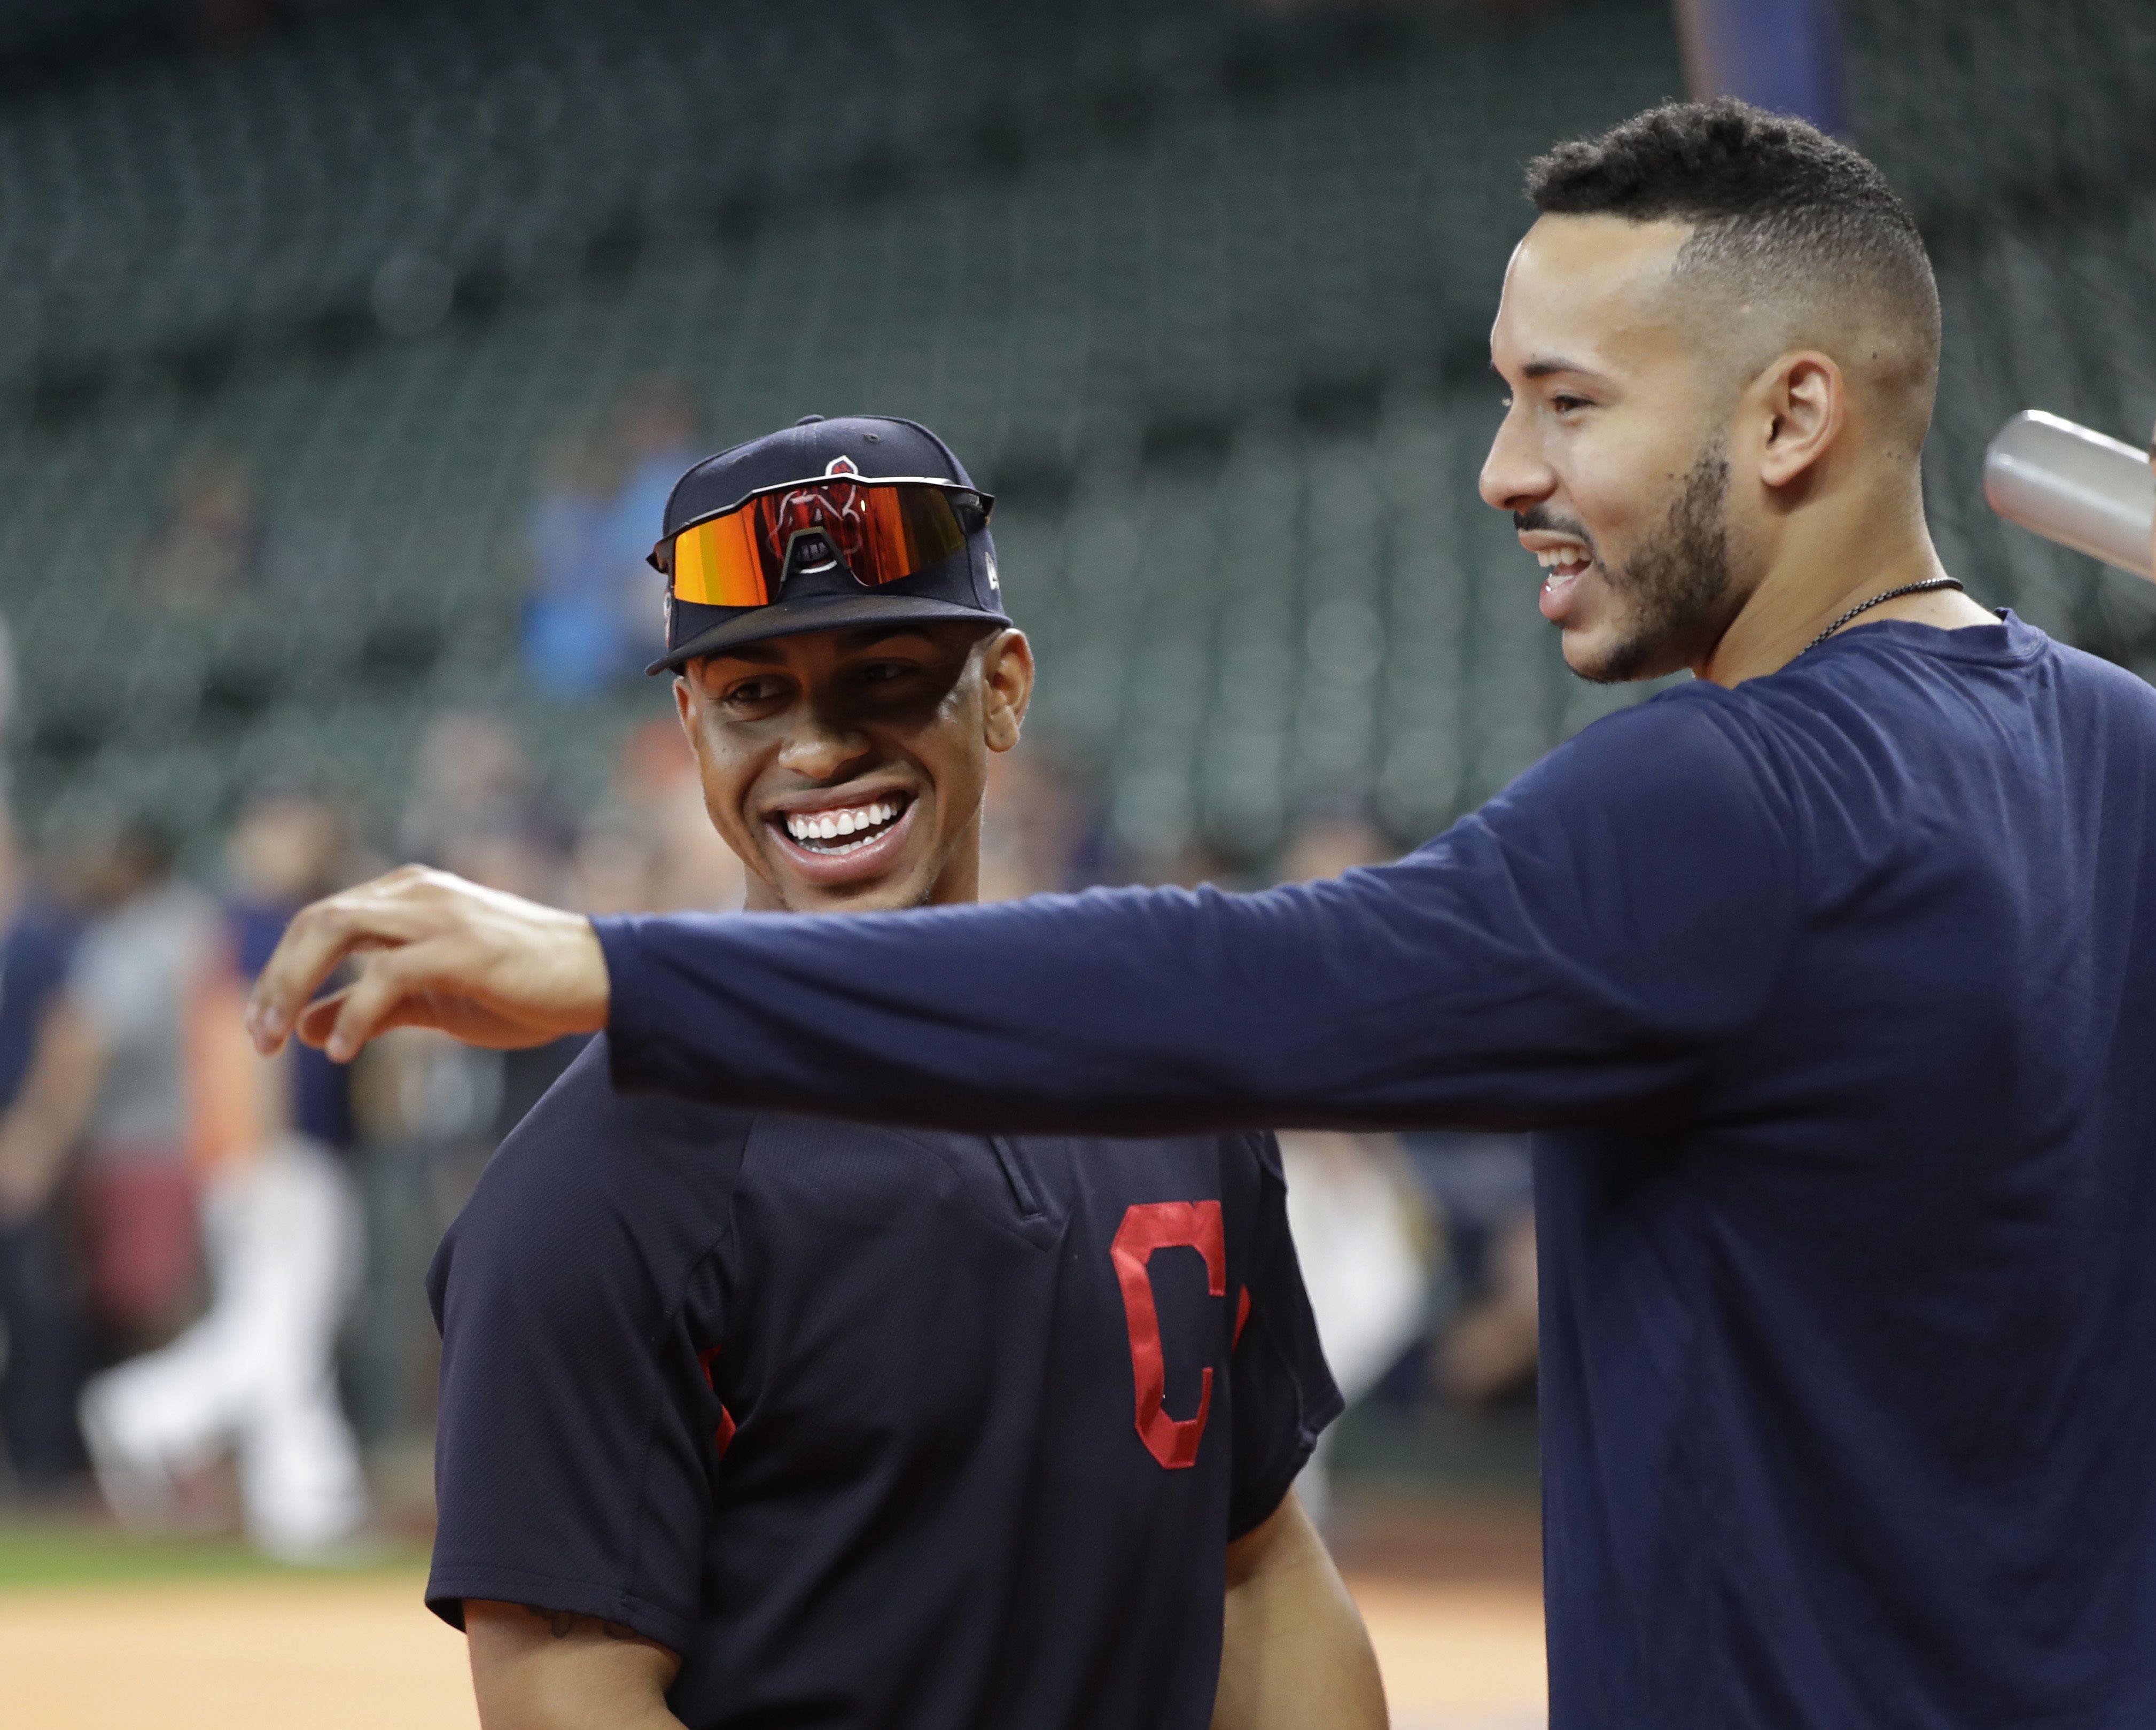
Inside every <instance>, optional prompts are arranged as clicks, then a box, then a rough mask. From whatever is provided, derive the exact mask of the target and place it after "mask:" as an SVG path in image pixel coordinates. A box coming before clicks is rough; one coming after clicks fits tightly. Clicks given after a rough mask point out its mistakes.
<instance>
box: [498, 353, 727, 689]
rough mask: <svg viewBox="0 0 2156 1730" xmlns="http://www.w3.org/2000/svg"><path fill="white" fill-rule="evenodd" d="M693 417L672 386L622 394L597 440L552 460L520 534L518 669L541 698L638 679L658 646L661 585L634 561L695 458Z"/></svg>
mask: <svg viewBox="0 0 2156 1730" xmlns="http://www.w3.org/2000/svg"><path fill="white" fill-rule="evenodd" d="M698 454H700V453H699V452H698V451H697V450H696V409H695V405H694V403H692V402H691V401H690V397H689V394H688V393H687V392H686V391H685V389H684V388H682V387H681V386H680V384H679V383H678V382H675V380H673V379H670V378H665V377H652V378H646V379H642V380H640V381H639V382H637V383H636V384H634V385H633V386H631V387H630V388H629V390H627V391H626V392H624V393H623V396H622V398H621V400H620V402H619V403H617V404H616V405H615V408H614V411H613V415H612V416H611V417H610V418H609V422H608V428H607V432H606V435H605V437H604V438H603V439H602V440H599V441H596V442H594V441H586V440H575V441H569V442H565V443H564V444H561V445H558V446H557V447H556V449H555V450H554V451H553V452H552V454H551V456H550V458H549V460H548V463H547V473H546V475H545V476H544V478H543V480H542V484H541V490H540V495H539V499H538V501H537V502H536V504H535V505H534V506H533V508H532V515H531V529H530V543H531V593H530V594H529V595H528V596H527V597H526V603H525V610H524V626H523V642H524V665H525V670H526V672H527V673H529V674H530V675H531V678H532V680H533V681H534V682H535V683H536V684H537V685H538V686H539V687H540V688H541V689H542V690H544V691H546V692H547V694H548V695H550V696H557V697H565V698H573V697H581V696H589V695H591V694H592V693H593V692H594V691H596V690H600V689H602V688H603V687H604V686H606V685H609V684H612V683H613V682H614V681H616V680H623V679H627V678H629V677H632V676H634V675H638V674H640V673H641V672H642V671H643V670H644V663H645V662H646V661H648V660H649V659H650V658H651V656H652V655H654V654H656V653H657V652H658V648H659V646H660V644H661V642H662V641H663V639H664V631H663V630H662V629H661V626H660V597H661V593H662V583H661V579H660V578H659V577H658V575H657V574H656V573H655V572H654V571H653V570H652V569H651V567H650V566H649V565H648V564H647V563H645V562H644V560H645V557H646V555H647V554H649V552H650V551H651V546H652V542H654V541H655V540H657V539H658V537H659V525H660V519H661V516H663V514H664V512H665V505H666V495H667V494H668V492H670V490H672V488H673V485H674V483H675V480H678V479H680V475H681V472H682V471H683V470H685V469H686V468H687V467H688V466H689V465H690V463H692V462H694V461H695V460H696V457H697V456H698Z"/></svg>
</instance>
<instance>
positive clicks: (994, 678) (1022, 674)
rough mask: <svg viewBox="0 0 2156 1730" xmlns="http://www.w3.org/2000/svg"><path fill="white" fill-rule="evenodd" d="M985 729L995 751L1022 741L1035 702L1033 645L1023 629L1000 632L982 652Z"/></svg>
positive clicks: (989, 747)
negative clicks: (1028, 712) (1021, 732)
mask: <svg viewBox="0 0 2156 1730" xmlns="http://www.w3.org/2000/svg"><path fill="white" fill-rule="evenodd" d="M981 695H982V704H981V709H982V714H981V729H982V732H983V734H984V735H985V736H986V737H987V739H988V749H989V750H991V751H1008V750H1009V749H1010V748H1011V747H1012V746H1014V745H1015V744H1017V743H1018V736H1019V728H1020V727H1021V726H1024V724H1025V711H1026V706H1027V705H1028V704H1029V703H1031V702H1032V701H1033V645H1032V644H1030V643H1029V642H1027V641H1026V640H1025V633H1024V631H1019V630H1005V631H998V633H997V634H995V635H994V636H993V637H992V638H990V639H988V644H987V646H986V647H985V648H983V649H982V651H981Z"/></svg>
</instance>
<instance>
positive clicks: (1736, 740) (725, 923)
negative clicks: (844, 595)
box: [596, 687, 1800, 1136]
mask: <svg viewBox="0 0 2156 1730" xmlns="http://www.w3.org/2000/svg"><path fill="white" fill-rule="evenodd" d="M1678 699H1686V700H1685V701H1679V700H1678ZM1734 701H1735V700H1734V699H1733V698H1732V697H1731V696H1730V695H1729V694H1728V693H1727V692H1722V691H1719V690H1711V689H1709V688H1704V687H1702V688H1699V689H1697V690H1695V689H1686V690H1681V691H1677V692H1672V693H1670V694H1668V695H1666V696H1663V697H1661V698H1659V699H1657V700H1655V701H1651V702H1649V703H1645V704H1642V705H1640V706H1637V707H1635V708H1633V709H1630V710H1627V711H1621V712H1620V713H1619V714H1617V715H1614V716H1610V717H1609V718H1607V719H1606V720H1604V721H1600V722H1598V723H1597V724H1596V725H1594V726H1591V727H1589V728H1588V729H1587V730H1586V731H1585V732H1583V733H1582V734H1581V735H1580V736H1579V737H1578V738H1576V739H1574V740H1573V741H1572V742H1570V743H1569V744H1567V745H1564V746H1562V747H1559V748H1558V750H1557V751H1555V752H1553V753H1551V755H1550V756H1549V757H1547V758H1545V759H1544V760H1543V762H1541V763H1540V764H1538V765H1537V767H1535V768H1533V769H1532V770H1530V771H1529V772H1528V773H1527V774H1526V775H1524V776H1522V778H1520V779H1519V780H1518V781H1517V782H1515V783H1513V785H1512V787H1511V788H1508V789H1507V791H1506V792H1505V793H1503V794H1502V795H1501V796H1500V797H1499V798H1496V799H1495V800H1493V801H1491V803H1490V804H1489V805H1487V806H1486V807H1485V808H1484V809H1482V810H1481V811H1479V812H1477V813H1476V814H1473V815H1472V816H1470V817H1468V818H1466V819H1462V820H1461V821H1460V823H1458V824H1455V825H1454V826H1453V828H1452V829H1449V830H1448V831H1446V833H1445V834H1443V835H1441V836H1440V837H1439V838H1438V839H1436V840H1435V841H1433V842H1431V843H1430V844H1429V845H1427V846H1425V847H1424V848H1423V849H1422V850H1419V852H1417V853H1415V854H1413V855H1410V856H1409V857H1408V858H1406V859H1404V860H1400V861H1399V862H1398V863H1397V864H1394V865H1387V866H1382V867H1378V868H1377V869H1374V870H1358V871H1353V872H1350V873H1348V874H1347V875H1346V876H1344V877H1342V878H1339V879H1337V880H1332V881H1328V882H1322V883H1312V884H1301V885H1295V886H1287V887H1284V888H1280V889H1276V890H1270V891H1266V892H1265V893H1263V894H1257V895H1229V894H1223V893H1220V892H1219V891H1213V890H1209V889H1201V890H1197V891H1184V890H1123V891H1095V892H1093V893H1091V894H1088V895H1086V896H1040V897H1036V898H1034V899H1031V900H1028V901H1017V902H1008V903H1004V904H1001V905H997V906H978V907H975V906H968V907H938V908H931V909H924V910H920V911H913V912H907V913H896V914H880V915H868V916H860V917H857V918H848V919H843V920H829V919H762V918H757V917H752V916H733V917H711V916H704V917H696V916H674V917H665V918H650V919H637V918H630V919H613V920H608V919H602V920H599V921H596V923H597V927H598V934H599V938H600V942H601V943H602V945H603V948H604V950H605V953H606V959H607V964H608V969H609V973H610V976H611V979H612V983H613V993H612V1009H611V1015H612V1030H613V1053H614V1065H615V1068H614V1075H615V1079H616V1081H617V1083H618V1085H619V1086H623V1087H624V1088H626V1089H630V1090H637V1089H654V1090H659V1091H671V1092H675V1093H680V1094H683V1095H685V1096H690V1097H701V1098H706V1099H711V1100H715V1101H721V1102H725V1103H728V1104H732V1105H736V1106H747V1107H756V1106H772V1107H780V1108H784V1109H788V1110H793V1111H803V1112H808V1113H811V1114H820V1115H824V1116H830V1117H855V1118H866V1119H869V1120H871V1121H884V1122H911V1123H918V1124H924V1125H929V1126H932V1127H947V1128H952V1129H958V1130H1004V1131H1008V1132H1046V1133H1072V1134H1101V1135H1122V1136H1133V1135H1166V1134H1180V1133H1188V1132H1197V1131H1220V1130H1225V1129H1237V1128H1243V1129H1257V1128H1266V1127H1323V1128H1341V1129H1390V1128H1401V1127H1458V1128H1467V1129H1522V1128H1548V1127H1566V1126H1569V1125H1573V1124H1578V1123H1583V1122H1593V1121H1596V1120H1598V1119H1603V1118H1606V1117H1609V1116H1610V1115H1611V1114H1613V1113H1614V1112H1618V1111H1633V1110H1636V1109H1639V1108H1640V1107H1643V1106H1646V1107H1651V1106H1655V1105H1657V1104H1660V1103H1661V1102H1663V1101H1670V1100H1672V1099H1675V1098H1677V1097H1681V1096H1682V1095H1683V1093H1684V1092H1685V1091H1686V1090H1687V1089H1688V1088H1690V1087H1691V1086H1693V1085H1694V1084H1695V1083H1696V1082H1697V1081H1698V1080H1699V1079H1700V1078H1701V1077H1702V1075H1703V1074H1704V1073H1705V1072H1706V1070H1707V1067H1708V1066H1709V1065H1710V1064H1711V1062H1712V1055H1713V1054H1714V1052H1715V1051H1716V1050H1717V1049H1718V1047H1719V1044H1720V1042H1722V1041H1723V1040H1727V1038H1728V1037H1729V1036H1730V1035H1731V1034H1732V1033H1734V1032H1737V1031H1738V1030H1741V1029H1742V1028H1743V1026H1744V1025H1745V1024H1747V1023H1748V1021H1749V1020H1750V1019H1751V1018H1753V1016H1755V1015H1756V1014H1757V1013H1758V1010H1759V1009H1760V1008H1761V1006H1762V1004H1763V1002H1764V1000H1765V998H1766V996H1767V993H1768V988H1769V986H1770V984H1771V983H1772V981H1773V979H1774V977H1775V975H1776V973H1777V970H1778V968H1779V964H1780V962H1781V959H1782V957H1783V956H1784V954H1785V953H1786V952H1787V950H1788V947H1789V942H1790V939H1791V937H1792V936H1793V935H1794V929H1795V926H1796V921H1797V918H1798V910H1799V906H1800V900H1799V892H1798V872H1797V863H1796V849H1795V848H1794V845H1793V844H1792V840H1791V830H1792V828H1793V826H1794V824H1793V819H1792V818H1791V816H1790V814H1789V807H1788V803H1787V798H1786V795H1785V794H1784V793H1783V792H1782V791H1781V788H1780V783H1779V782H1778V781H1777V779H1776V778H1775V776H1774V773H1773V771H1772V768H1771V766H1770V765H1769V764H1768V762H1767V761H1766V760H1765V758H1764V757H1763V750H1762V747H1761V746H1760V745H1759V744H1758V742H1757V741H1756V740H1755V739H1754V738H1753V737H1752V735H1751V734H1750V733H1749V732H1747V731H1746V729H1745V726H1744V725H1743V723H1741V722H1740V721H1739V720H1738V718H1737V717H1736V716H1735V715H1734V713H1733V711H1732V704H1733V703H1734Z"/></svg>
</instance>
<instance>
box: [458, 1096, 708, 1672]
mask: <svg viewBox="0 0 2156 1730" xmlns="http://www.w3.org/2000/svg"><path fill="white" fill-rule="evenodd" d="M579 1072H581V1073H582V1077H583V1081H584V1082H585V1083H586V1084H587V1085H586V1086H584V1087H583V1089H582V1091H583V1094H584V1095H586V1096H590V1095H592V1094H593V1093H597V1094H599V1095H607V1094H609V1090H608V1088H607V1086H606V1083H605V1079H604V1071H603V1063H602V1062H601V1061H600V1060H598V1057H597V1054H595V1053H594V1054H587V1057H586V1059H585V1060H583V1061H581V1062H580V1063H579V1065H577V1066H576V1068H575V1069H572V1072H571V1075H570V1076H569V1077H567V1078H565V1085H566V1082H574V1081H577V1080H578V1077H579ZM576 1093H577V1090H576V1089H571V1090H570V1095H571V1096H570V1097H569V1098H568V1099H567V1100H565V1099H564V1097H563V1093H562V1090H561V1089H557V1091H556V1093H555V1094H554V1095H552V1096H549V1097H548V1098H547V1099H546V1100H543V1101H541V1103H540V1105H539V1106H537V1107H536V1108H535V1110H534V1111H533V1112H532V1114H531V1117H528V1118H526V1121H525V1122H524V1124H523V1125H522V1126H521V1127H520V1128H519V1129H518V1130H517V1132H516V1133H515V1134H514V1135H512V1136H511V1137H510V1138H509V1140H508V1141H506V1142H505V1143H504V1144H503V1146H502V1148H501V1151H500V1152H499V1153H498V1154H496V1155H495V1159H494V1162H493V1163H492V1164H490V1166H489V1168H488V1169H487V1173H486V1174H485V1178H483V1179H482V1180H481V1182H480V1187H479V1188H478V1190H477V1192H476V1193H475V1194H474V1196H473V1199H472V1200H471V1202H470V1204H469V1205H468V1206H467V1207H466V1209H465V1212H464V1213H463V1214H462V1215H460V1216H459V1219H458V1220H457V1222H456V1224H454V1226H453V1227H452V1229H451V1230H450V1233H449V1236H448V1238H447V1239H446V1240H444V1244H443V1246H442V1249H441V1250H440V1252H439V1255H437V1256H436V1258H435V1261H434V1267H433V1269H432V1270H431V1271H430V1272H429V1281H428V1286H429V1296H430V1298H431V1299H432V1301H433V1304H434V1312H435V1316H436V1319H437V1321H438V1322H439V1324H440V1327H441V1331H442V1372H441V1403H440V1412H439V1419H438V1424H437V1430H436V1441H435V1487H436V1496H437V1501H438V1503H439V1516H438V1525H437V1527H436V1534H435V1540H434V1567H433V1571H432V1573H431V1575H430V1577H429V1581H428V1585H427V1602H428V1604H429V1607H430V1608H432V1609H434V1611H435V1612H436V1613H437V1614H439V1615H441V1616H442V1617H443V1618H444V1620H447V1621H449V1622H450V1623H451V1624H453V1625H456V1626H459V1627H461V1626H462V1625H463V1607H464V1600H465V1599H468V1598H487V1599H500V1600H504V1601H506V1602H509V1603H514V1604H530V1605H531V1606H533V1607H535V1608H537V1609H549V1610H562V1611H567V1612H570V1613H572V1614H578V1615H587V1616H596V1617H599V1618H602V1619H603V1620H608V1621H611V1622H617V1623H620V1624H622V1625H625V1626H627V1627H629V1628H633V1629H634V1630H636V1631H637V1632H638V1633H639V1634H641V1635H644V1636H646V1637H647V1638H649V1639H651V1640H656V1641H658V1642H659V1643H660V1645H665V1646H666V1647H668V1648H670V1650H674V1651H676V1652H680V1651H684V1650H686V1649H687V1646H688V1645H689V1643H690V1640H691V1638H692V1635H693V1633H694V1630H695V1628H696V1607H697V1600H698V1592H699V1584H700V1579H701V1568H702V1565H703V1558H704V1553H705V1540H706V1536H707V1534H708V1531H709V1526H710V1520H711V1510H712V1507H713V1501H714V1496H715V1494H716V1473H717V1471H718V1463H719V1462H718V1455H719V1447H718V1441H717V1433H716V1432H717V1430H718V1428H719V1426H720V1425H721V1424H722V1423H723V1422H724V1419H723V1417H722V1414H721V1408H720V1405H719V1403H718V1400H717V1398H716V1395H715V1394H713V1393H712V1392H711V1389H710V1386H709V1383H708V1381H707V1380H706V1377H705V1376H704V1374H703V1373H702V1369H701V1365H700V1363H699V1360H698V1340H699V1338H700V1337H701V1333H702V1332H704V1331H706V1330H709V1331H711V1332H712V1334H713V1337H714V1339H716V1327H717V1321H718V1318H717V1317H716V1315H715V1314H712V1315H707V1316H705V1317H701V1320H700V1322H699V1323H698V1325H697V1327H696V1332H691V1331H690V1323H689V1322H688V1321H687V1319H686V1318H685V1313H684V1312H685V1306H684V1304H683V1301H682V1298H681V1291H680V1281H681V1280H682V1278H683V1277H684V1274H685V1270H686V1269H687V1268H688V1267H690V1266H693V1265H695V1261H696V1248H697V1246H696V1244H695V1243H694V1241H693V1240H692V1239H691V1238H690V1236H689V1235H690V1234H693V1233H695V1232H696V1230H697V1227H696V1224H694V1223H693V1222H695V1220H696V1209H695V1208H694V1207H693V1205H692V1204H690V1201H689V1200H688V1194H689V1188H690V1186H689V1185H688V1184H687V1183H684V1181H683V1178H682V1174H681V1173H680V1171H679V1170H678V1169H673V1170H669V1169H668V1167H669V1165H670V1162H669V1161H668V1160H666V1159H665V1158H660V1157H656V1150H654V1148H653V1147H651V1146H650V1145H649V1142H648V1138H644V1137H634V1136H620V1135H612V1134H609V1133H608V1127H609V1126H610V1122H611V1120H612V1119H613V1113H611V1112H610V1111H607V1110H605V1109H603V1108H601V1107H598V1106H596V1104H595V1102H593V1101H590V1100H589V1098H588V1097H587V1099H586V1101H585V1103H587V1104H592V1105H593V1109H591V1110H588V1111H584V1110H578V1109H574V1108H573V1107H574V1106H576V1105H577V1100H576V1097H575V1095H576ZM608 1140H617V1141H622V1142H634V1143H639V1144H637V1145H625V1146H622V1147H619V1149H618V1150H617V1151H618V1152H619V1155H620V1156H621V1157H619V1158H607V1159H601V1160H594V1159H593V1158H591V1154H592V1152H593V1145H594V1143H595V1142H605V1141H608ZM608 1168H613V1170H614V1171H616V1172H617V1173H624V1174H625V1175H624V1176H623V1177H621V1178H608V1177H607V1176H606V1175H604V1173H606V1172H607V1170H608ZM667 1182H671V1183H675V1184H677V1185H680V1192H681V1194H680V1196H679V1197H678V1198H677V1199H676V1201H675V1205H673V1206H671V1207H662V1208H660V1209H657V1210H654V1209H652V1208H651V1207H649V1206H648V1205H645V1206H639V1205H638V1204H637V1200H636V1198H635V1196H634V1194H633V1193H630V1192H629V1191H627V1190H624V1188H619V1187H615V1186H617V1185H619V1184H620V1183H627V1184H629V1185H635V1184H638V1183H667ZM653 1219H656V1220H659V1221H660V1222H664V1224H663V1227H662V1229H663V1230H665V1231H666V1232H670V1233H672V1234H675V1235H682V1236H683V1237H684V1241H681V1242H672V1241H668V1240H665V1239H664V1238H662V1240H660V1241H657V1242H654V1241H652V1240H651V1239H650V1237H649V1227H648V1226H647V1225H646V1224H644V1222H647V1221H649V1220H653Z"/></svg>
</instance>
